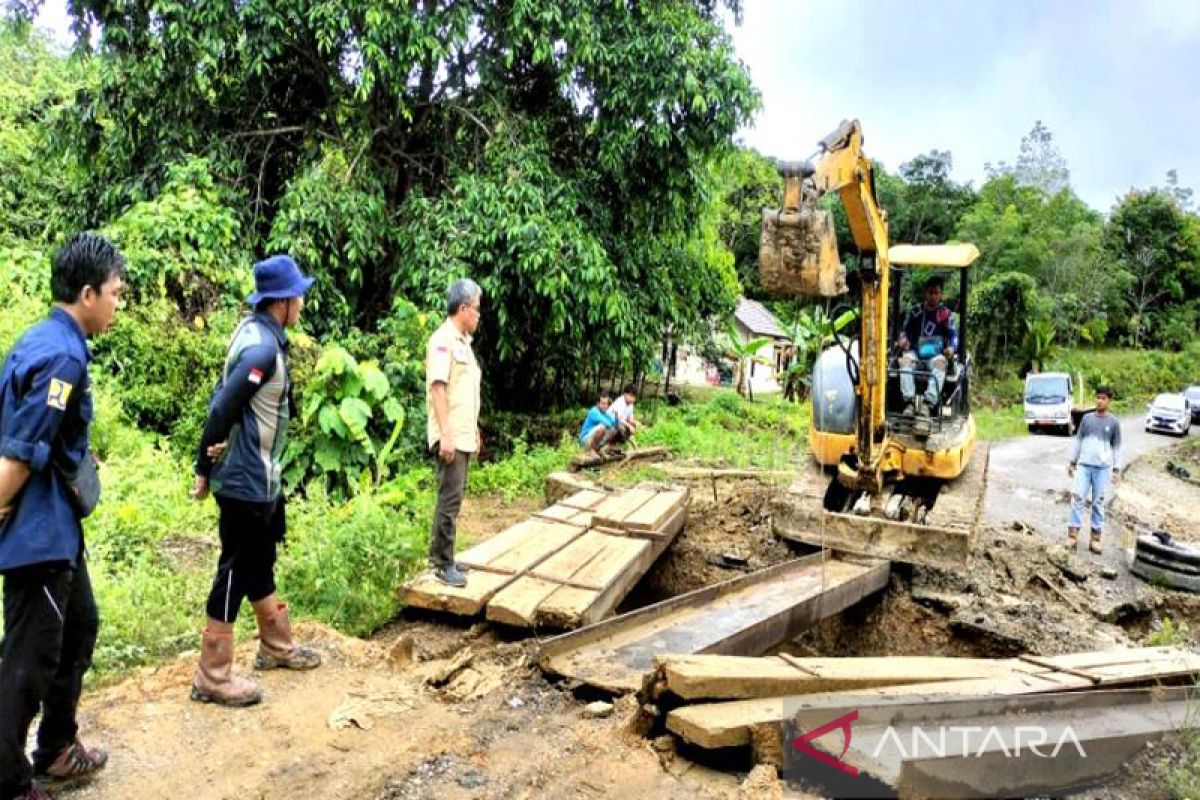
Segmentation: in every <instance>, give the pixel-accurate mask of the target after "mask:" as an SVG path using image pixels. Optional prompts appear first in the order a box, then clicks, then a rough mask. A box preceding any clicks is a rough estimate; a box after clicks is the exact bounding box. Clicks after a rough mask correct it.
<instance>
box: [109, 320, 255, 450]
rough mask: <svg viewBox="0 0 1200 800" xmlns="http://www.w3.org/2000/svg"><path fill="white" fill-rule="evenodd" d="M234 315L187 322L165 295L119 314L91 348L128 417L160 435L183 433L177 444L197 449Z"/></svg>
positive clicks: (176, 441)
mask: <svg viewBox="0 0 1200 800" xmlns="http://www.w3.org/2000/svg"><path fill="white" fill-rule="evenodd" d="M233 317H234V314H233V312H232V311H231V310H230V311H225V312H222V313H220V314H218V315H216V316H215V317H214V318H212V319H211V320H208V321H202V322H196V323H193V324H187V323H185V322H184V321H183V320H181V319H180V318H179V316H178V314H177V312H176V310H175V308H174V307H173V306H172V305H171V304H170V303H169V302H168V301H167V300H165V299H161V298H160V299H157V300H151V301H149V302H147V303H144V304H142V305H138V306H134V307H133V308H131V309H129V310H127V311H125V312H122V313H118V315H117V317H116V319H115V320H114V322H113V326H112V328H110V329H109V331H108V332H107V333H106V334H104V335H103V336H101V337H98V338H97V339H96V342H95V345H94V346H93V350H94V352H95V354H96V360H97V364H98V365H99V367H100V370H101V371H103V372H106V373H108V374H110V375H113V376H114V377H115V378H116V380H115V381H113V382H112V384H111V386H112V389H113V391H114V392H116V394H117V396H118V397H119V399H120V401H121V405H122V406H123V407H124V409H125V411H126V413H127V414H128V415H129V417H130V419H131V420H133V421H134V422H136V423H137V424H138V425H139V426H140V427H143V428H146V429H148V430H152V431H155V432H157V433H163V434H166V433H172V432H174V431H179V432H180V434H181V435H180V436H178V437H176V440H175V442H174V443H175V445H176V446H177V447H180V448H183V449H184V450H187V449H188V448H191V447H194V446H195V445H196V443H197V442H198V441H199V431H200V428H201V426H203V424H204V417H205V414H206V413H207V411H208V408H207V406H208V399H209V393H210V392H211V391H212V389H213V387H214V386H215V385H216V381H217V377H218V376H219V375H220V369H221V364H222V362H223V360H224V358H225V345H226V337H227V335H228V332H229V331H231V330H232V328H233V324H234V320H233Z"/></svg>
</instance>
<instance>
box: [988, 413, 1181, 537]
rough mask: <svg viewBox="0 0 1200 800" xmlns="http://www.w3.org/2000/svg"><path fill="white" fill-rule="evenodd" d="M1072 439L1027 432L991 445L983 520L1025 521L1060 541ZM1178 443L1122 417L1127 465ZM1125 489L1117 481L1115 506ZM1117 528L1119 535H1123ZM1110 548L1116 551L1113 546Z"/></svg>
mask: <svg viewBox="0 0 1200 800" xmlns="http://www.w3.org/2000/svg"><path fill="white" fill-rule="evenodd" d="M1073 441H1074V439H1073V438H1072V437H1067V436H1048V435H1031V436H1022V437H1019V438H1016V439H1006V440H1005V441H1003V442H997V443H995V444H993V445H992V448H991V461H990V464H989V469H988V493H987V498H986V500H985V501H984V518H985V520H986V521H987V522H990V523H994V524H997V525H1001V526H1005V527H1007V526H1010V525H1012V524H1013V523H1014V522H1018V523H1023V524H1025V525H1028V526H1029V527H1030V528H1033V529H1034V530H1036V531H1037V532H1038V533H1039V534H1041V535H1043V536H1045V537H1047V538H1050V539H1053V540H1056V541H1058V540H1061V539H1062V538H1063V537H1064V535H1065V530H1066V524H1067V508H1068V503H1069V500H1068V496H1069V491H1070V485H1071V484H1070V478H1068V477H1067V460H1068V456H1069V455H1070V451H1071V443H1072V442H1073ZM1178 441H1179V440H1178V439H1176V438H1174V437H1171V436H1164V435H1162V434H1153V433H1146V432H1145V431H1144V430H1143V429H1142V416H1141V415H1140V414H1139V415H1130V416H1125V417H1121V442H1122V450H1123V453H1124V460H1125V463H1126V464H1129V463H1130V462H1132V461H1134V460H1135V459H1137V458H1139V457H1141V456H1143V455H1146V454H1147V453H1151V452H1154V451H1156V450H1159V449H1162V448H1165V447H1169V446H1170V445H1172V444H1175V443H1177V442H1178ZM1124 493H1125V490H1124V487H1123V486H1121V485H1118V487H1117V488H1116V490H1115V492H1114V502H1115V503H1116V508H1118V509H1119V508H1120V504H1121V498H1122V495H1123V494H1124ZM1117 527H1119V526H1117ZM1117 532H1118V534H1119V535H1121V536H1122V537H1124V534H1125V533H1126V531H1122V530H1118V531H1117ZM1112 549H1113V554H1114V555H1115V554H1116V552H1117V549H1116V548H1112Z"/></svg>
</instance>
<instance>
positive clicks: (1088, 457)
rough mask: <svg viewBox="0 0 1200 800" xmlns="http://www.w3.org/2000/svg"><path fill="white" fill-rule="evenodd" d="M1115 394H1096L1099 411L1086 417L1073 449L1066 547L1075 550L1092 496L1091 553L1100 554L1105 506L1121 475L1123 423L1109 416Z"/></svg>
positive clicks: (1102, 389)
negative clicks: (1084, 515)
mask: <svg viewBox="0 0 1200 800" xmlns="http://www.w3.org/2000/svg"><path fill="white" fill-rule="evenodd" d="M1111 397H1112V390H1111V389H1109V388H1108V387H1107V386H1101V387H1100V388H1098V389H1097V390H1096V410H1095V411H1094V412H1092V413H1088V414H1084V416H1083V419H1082V420H1080V422H1079V430H1078V431H1077V432H1076V434H1075V442H1074V444H1073V445H1072V446H1071V463H1070V464H1069V465H1068V466H1067V474H1068V475H1070V476H1071V477H1072V478H1073V481H1072V483H1071V516H1070V518H1069V520H1068V521H1067V545H1068V546H1069V547H1071V548H1072V549H1074V548H1075V546H1076V544H1077V543H1078V541H1079V528H1080V527H1081V526H1082V525H1083V510H1084V503H1085V502H1086V498H1088V497H1089V496H1090V498H1091V506H1092V520H1091V523H1092V529H1091V536H1090V537H1089V539H1088V549H1089V550H1091V551H1092V552H1093V553H1096V554H1099V553H1100V537H1101V536H1102V535H1103V533H1104V502H1105V500H1106V499H1107V496H1108V487H1109V483H1110V481H1115V480H1117V479H1119V477H1120V474H1121V422H1120V420H1118V419H1117V418H1116V417H1114V416H1113V415H1112V414H1109V413H1108V401H1109V399H1110V398H1111Z"/></svg>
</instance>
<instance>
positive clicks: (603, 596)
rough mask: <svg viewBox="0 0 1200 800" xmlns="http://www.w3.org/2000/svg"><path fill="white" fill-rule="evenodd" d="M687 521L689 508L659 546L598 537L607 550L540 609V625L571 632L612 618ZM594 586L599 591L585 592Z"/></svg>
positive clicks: (682, 511) (667, 529)
mask: <svg viewBox="0 0 1200 800" xmlns="http://www.w3.org/2000/svg"><path fill="white" fill-rule="evenodd" d="M686 519H687V508H686V507H683V508H680V509H679V510H678V511H676V514H675V517H674V518H673V519H672V520H671V521H670V522H668V523H667V526H666V527H665V528H664V529H663V530H662V531H661V532H660V534H661V536H660V539H659V541H655V542H651V541H645V540H641V539H633V538H629V537H625V536H607V535H603V534H596V535H597V536H603V539H602V540H601V541H603V543H604V549H602V550H600V551H599V552H597V553H596V554H595V556H594V557H593V558H592V559H590V560H589V561H587V562H586V563H585V564H584V565H583V566H582V567H581V568H580V569H579V570H578V571H576V572H575V573H574V574H573V575H572V577H571V581H572V585H571V586H569V587H567V586H564V588H563V589H561V590H559V591H558V592H555V593H554V594H553V595H552V596H551V597H549V598H548V599H547V600H546V602H545V603H543V604H542V606H540V607H539V608H538V615H537V622H538V625H541V626H544V627H547V628H550V627H559V628H571V627H578V626H579V625H590V624H592V623H594V622H599V621H600V620H602V619H604V618H605V617H607V616H609V615H610V614H611V613H612V612H613V609H615V608H616V607H617V606H618V605H619V604H620V602H621V601H622V600H623V599H624V598H625V595H627V594H629V591H630V590H631V589H632V588H633V587H634V586H635V585H637V582H638V581H639V580H641V578H642V576H643V575H645V574H646V571H647V570H649V569H650V567H651V566H652V565H653V564H654V562H655V560H657V559H658V557H659V556H660V555H661V554H662V552H663V551H664V550H665V549H666V548H667V545H669V544H670V543H671V540H672V539H674V538H675V536H676V535H677V534H678V533H679V531H680V530H682V529H683V524H684V522H685V521H686ZM560 574H561V573H560ZM592 586H595V587H596V589H595V590H593V591H590V592H589V591H581V590H582V589H584V588H585V587H587V588H590V587H592Z"/></svg>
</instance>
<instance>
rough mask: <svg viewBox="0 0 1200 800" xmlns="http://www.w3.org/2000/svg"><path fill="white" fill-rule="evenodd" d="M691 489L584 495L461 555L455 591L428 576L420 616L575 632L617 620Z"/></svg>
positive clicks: (675, 525)
mask: <svg viewBox="0 0 1200 800" xmlns="http://www.w3.org/2000/svg"><path fill="white" fill-rule="evenodd" d="M687 499H688V492H687V490H686V489H676V488H667V489H661V488H653V489H643V488H638V489H630V490H627V491H623V492H616V493H610V492H605V491H600V490H590V489H588V490H582V491H579V492H576V493H575V494H573V495H571V496H569V497H566V498H563V499H562V500H560V501H559V502H557V503H555V504H554V505H551V506H550V507H548V508H546V509H544V510H542V511H539V512H538V513H536V514H534V515H533V516H531V517H530V518H529V519H526V520H523V521H521V522H519V523H517V524H516V525H513V526H512V527H510V528H507V529H506V530H503V531H501V532H500V533H498V534H496V535H495V536H493V537H491V538H490V539H486V540H484V541H483V542H481V543H479V544H478V545H475V546H474V547H472V548H470V549H468V550H466V551H464V552H462V553H460V554H459V555H458V561H459V562H460V563H463V564H466V565H467V566H469V567H470V568H471V570H470V572H469V573H468V574H467V585H466V586H465V587H463V588H454V587H450V586H446V585H444V584H442V583H440V582H438V581H437V580H436V579H435V578H434V577H433V576H432V575H431V574H429V573H423V574H422V575H419V576H417V577H416V578H415V579H414V580H413V581H411V582H410V583H409V584H407V585H406V586H405V587H404V588H403V590H402V599H403V601H404V602H405V603H406V604H408V605H411V606H415V607H419V608H428V609H434V610H439V611H444V612H447V613H451V614H458V615H463V616H474V615H477V614H480V613H481V612H482V613H486V617H487V619H489V620H491V621H494V622H500V623H504V624H507V625H514V626H519V627H546V628H557V629H565V628H575V627H579V626H580V625H589V624H591V623H593V622H597V621H599V620H601V619H604V618H605V617H606V616H608V615H609V614H611V613H612V612H613V610H614V609H615V608H616V607H617V605H618V604H619V603H620V602H621V600H622V599H623V598H624V597H625V595H626V594H628V593H629V591H630V590H631V589H632V588H633V586H634V585H635V584H636V583H637V581H638V580H639V579H640V578H641V577H642V576H643V575H644V574H645V573H646V571H647V570H649V569H650V566H651V565H652V564H653V563H654V562H655V560H656V559H657V558H658V557H659V556H660V555H661V554H662V553H663V551H664V550H666V548H667V546H668V545H670V543H671V542H672V541H673V540H674V538H675V536H676V535H677V534H678V533H679V531H680V530H681V529H682V528H683V524H684V521H685V520H686V518H687Z"/></svg>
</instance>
